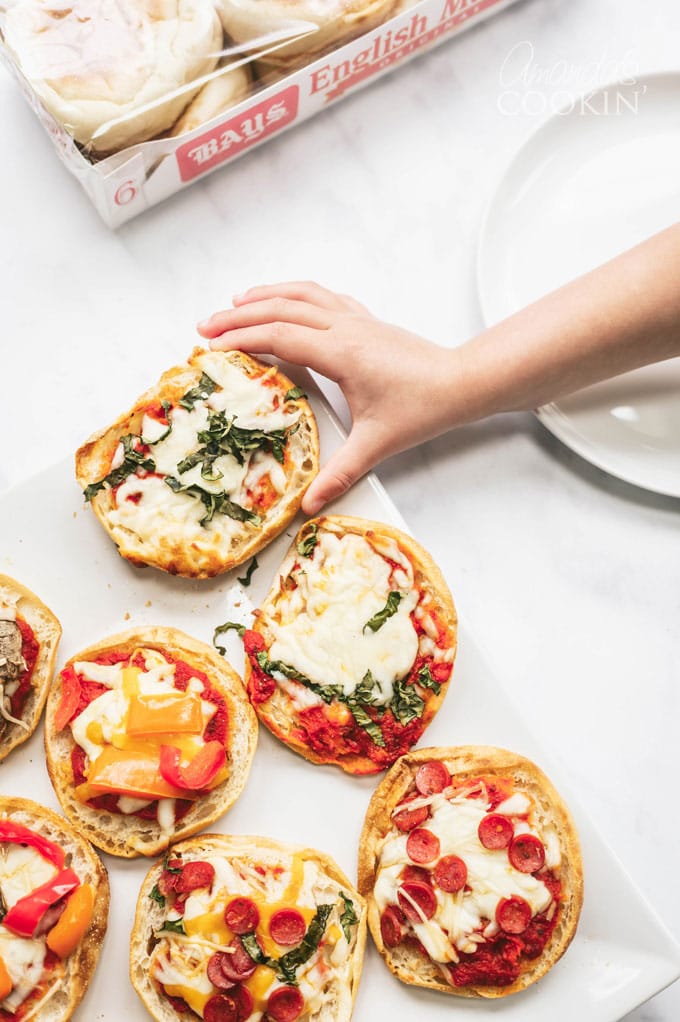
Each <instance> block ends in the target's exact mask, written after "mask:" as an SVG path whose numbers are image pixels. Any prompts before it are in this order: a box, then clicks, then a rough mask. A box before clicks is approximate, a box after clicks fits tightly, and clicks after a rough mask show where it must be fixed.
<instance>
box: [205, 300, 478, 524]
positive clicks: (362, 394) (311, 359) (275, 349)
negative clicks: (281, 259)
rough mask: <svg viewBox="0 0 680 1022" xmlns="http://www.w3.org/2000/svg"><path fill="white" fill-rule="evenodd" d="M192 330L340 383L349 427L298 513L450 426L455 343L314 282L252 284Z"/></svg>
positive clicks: (215, 343) (218, 344)
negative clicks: (448, 345)
mask: <svg viewBox="0 0 680 1022" xmlns="http://www.w3.org/2000/svg"><path fill="white" fill-rule="evenodd" d="M198 329H199V333H200V334H201V335H202V336H203V337H206V338H208V339H209V340H210V342H211V343H210V346H211V347H212V348H218V349H221V350H225V351H226V350H233V349H238V350H241V351H248V352H252V353H253V354H255V355H262V354H268V355H273V356H274V357H275V358H280V359H285V360H286V361H288V362H294V363H296V364H297V365H305V366H309V367H310V368H312V369H314V370H316V371H317V372H319V373H321V374H322V375H323V376H326V377H328V378H329V379H331V380H334V381H335V382H336V383H338V384H339V385H340V387H341V388H342V390H343V392H344V395H345V397H346V399H347V403H348V405H349V409H350V412H351V415H352V431H351V433H350V435H349V437H348V439H347V442H346V443H345V444H344V446H343V447H342V448H341V449H340V450H339V451H337V452H336V453H335V454H334V455H333V457H332V458H331V459H330V461H329V462H328V463H327V464H326V465H325V466H324V467H323V468H322V469H321V471H320V473H319V475H318V476H317V478H316V479H315V480H314V482H313V483H312V485H311V486H310V488H309V490H308V491H307V494H306V495H305V498H304V501H303V503H302V508H303V510H304V511H305V513H306V514H309V515H312V514H316V513H317V511H319V510H320V508H321V507H323V505H324V504H326V503H327V502H328V501H329V500H333V498H335V497H339V496H340V495H341V494H343V493H344V492H345V491H346V490H348V489H349V487H350V486H352V484H353V483H355V482H356V481H357V479H360V478H361V476H362V475H364V473H365V472H368V471H369V470H370V469H371V468H372V467H373V466H374V465H375V464H377V462H379V461H381V460H382V459H383V458H386V457H388V456H389V455H391V454H396V453H397V452H398V451H402V450H404V449H406V448H407V447H412V446H413V445H414V444H417V443H420V442H421V441H424V440H428V439H430V438H431V437H433V436H436V435H437V434H438V433H440V432H442V430H444V429H447V428H448V427H450V426H451V425H453V424H455V418H456V416H455V412H454V411H453V410H452V405H453V404H454V400H453V398H454V395H453V394H452V393H451V391H452V388H451V380H452V376H453V374H454V372H455V367H456V361H457V353H456V351H455V349H454V350H452V351H451V350H447V349H445V348H441V347H439V346H437V345H435V344H431V343H430V342H429V341H425V340H423V339H422V338H420V337H417V336H416V335H415V334H411V333H409V332H408V331H406V330H401V329H399V327H396V326H391V325H390V324H388V323H383V322H381V321H380V320H378V319H375V317H373V316H372V315H371V314H370V313H369V312H368V311H367V310H366V309H365V308H364V307H363V306H362V305H360V304H359V303H358V302H356V301H354V299H352V298H348V297H346V296H345V295H338V294H334V293H333V292H332V291H327V290H326V289H325V288H323V287H320V286H319V285H318V284H313V283H289V284H273V285H270V286H266V287H255V288H251V290H249V291H246V293H245V294H243V295H239V296H237V297H236V298H234V308H233V309H227V310H225V311H224V312H217V313H215V314H214V315H213V316H211V317H210V319H208V320H206V321H205V322H203V323H201V324H200V326H199V328H198ZM453 378H455V376H453ZM456 389H458V388H456Z"/></svg>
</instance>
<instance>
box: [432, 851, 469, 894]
mask: <svg viewBox="0 0 680 1022" xmlns="http://www.w3.org/2000/svg"><path fill="white" fill-rule="evenodd" d="M434 882H435V884H436V885H437V887H439V888H440V890H442V891H448V893H449V894H454V893H455V892H456V891H462V890H463V888H464V887H465V885H466V883H467V866H466V865H465V863H464V862H463V860H462V859H461V858H459V856H457V855H444V856H443V857H442V858H441V859H440V860H439V862H438V863H437V865H436V866H435V867H434Z"/></svg>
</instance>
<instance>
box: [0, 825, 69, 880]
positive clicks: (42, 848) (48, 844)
mask: <svg viewBox="0 0 680 1022" xmlns="http://www.w3.org/2000/svg"><path fill="white" fill-rule="evenodd" d="M4 841H6V842H8V843H10V844H13V845H28V846H29V847H30V848H35V850H36V852H39V853H40V855H42V857H43V859H47V861H48V862H52V863H54V865H55V866H56V867H57V869H61V867H62V866H63V865H64V859H65V857H66V856H65V854H64V849H63V848H60V847H59V845H55V844H54V842H53V841H48V840H47V838H46V837H43V836H42V835H41V834H36V833H35V831H33V830H29V829H28V827H24V826H22V824H20V823H12V821H11V820H0V844H2V842H4Z"/></svg>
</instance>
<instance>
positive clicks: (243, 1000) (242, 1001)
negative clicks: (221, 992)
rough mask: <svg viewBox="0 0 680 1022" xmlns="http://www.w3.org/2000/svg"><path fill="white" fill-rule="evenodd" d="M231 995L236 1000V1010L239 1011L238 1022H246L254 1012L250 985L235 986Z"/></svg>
mask: <svg viewBox="0 0 680 1022" xmlns="http://www.w3.org/2000/svg"><path fill="white" fill-rule="evenodd" d="M230 996H231V997H233V998H234V1000H235V1001H236V1011H237V1012H238V1022H246V1019H249V1018H250V1016H251V1015H252V1013H253V1006H254V1002H253V995H252V994H251V992H250V990H249V989H248V987H244V986H241V985H240V984H239V986H237V987H234V989H233V990H232V992H231V995H230Z"/></svg>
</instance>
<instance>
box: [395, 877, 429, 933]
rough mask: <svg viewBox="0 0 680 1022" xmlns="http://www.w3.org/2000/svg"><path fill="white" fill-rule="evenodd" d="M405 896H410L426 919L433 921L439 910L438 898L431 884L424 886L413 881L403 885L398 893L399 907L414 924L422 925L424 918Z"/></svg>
mask: <svg viewBox="0 0 680 1022" xmlns="http://www.w3.org/2000/svg"><path fill="white" fill-rule="evenodd" d="M404 895H408V898H411V900H412V901H415V903H416V905H417V906H418V908H419V909H420V911H421V912H422V913H423V915H424V916H425V918H426V919H431V918H432V916H433V915H434V914H435V912H436V910H437V898H436V896H435V893H434V891H433V890H432V888H431V887H430V886H429V884H423V883H421V882H419V881H417V880H411V881H409V882H408V883H405V884H402V885H401V887H400V888H399V890H398V892H397V898H398V899H399V907H400V908H401V910H402V912H403V913H404V915H405V916H406V918H407V919H410V920H411V922H412V923H422V921H423V920H422V917H421V916H420V914H419V913H418V912H417V911H416V910H415V908H414V907H413V905H412V904H411V902H410V901H408V900H407V898H406V897H404Z"/></svg>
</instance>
